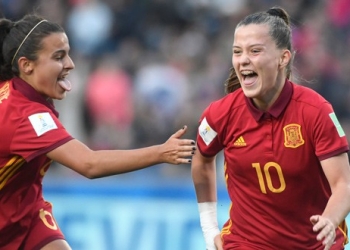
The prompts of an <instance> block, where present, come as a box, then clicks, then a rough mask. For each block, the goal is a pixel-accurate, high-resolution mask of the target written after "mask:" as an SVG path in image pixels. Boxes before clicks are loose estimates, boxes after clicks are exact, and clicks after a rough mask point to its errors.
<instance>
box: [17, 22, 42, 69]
mask: <svg viewBox="0 0 350 250" xmlns="http://www.w3.org/2000/svg"><path fill="white" fill-rule="evenodd" d="M42 22H47V20H45V19H43V20H41V21H40V22H38V23H37V24H36V25H35V26H34V27H33V28H32V29H31V30H30V31H29V32H28V34H27V35H26V37H25V38H24V39H23V41H22V42H21V44H20V45H19V47H18V49H17V50H16V53H15V55H14V56H13V58H12V61H11V65H13V61H14V60H15V58H16V56H17V54H18V51H19V50H20V49H21V47H22V45H23V43H24V42H25V41H26V40H27V38H28V37H29V35H30V34H31V33H32V32H33V31H34V30H35V28H36V27H38V25H39V24H41V23H42Z"/></svg>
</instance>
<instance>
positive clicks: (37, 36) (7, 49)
mask: <svg viewBox="0 0 350 250" xmlns="http://www.w3.org/2000/svg"><path fill="white" fill-rule="evenodd" d="M42 20H44V19H43V18H42V17H40V16H38V15H35V14H30V15H26V16H24V17H23V18H22V19H21V20H19V21H18V22H13V21H11V20H9V19H6V18H2V19H0V48H1V53H0V81H5V80H9V79H11V78H12V77H14V76H18V75H19V69H18V64H17V61H18V58H20V57H22V56H24V57H26V58H28V59H29V60H33V61H34V60H36V59H37V52H38V51H39V50H40V49H41V48H42V40H43V38H45V37H46V36H48V35H50V34H51V33H56V32H64V30H63V28H62V27H61V26H60V25H58V24H56V23H52V22H49V21H45V22H42V23H40V24H39V25H38V26H37V27H35V26H36V25H37V24H38V23H39V22H40V21H42ZM34 27H35V28H34ZM33 28H34V29H33ZM31 31H32V32H31ZM30 32H31V33H30ZM29 33H30V34H29ZM28 34H29V36H28V37H27V38H26V36H27V35H28ZM23 41H24V42H23ZM22 42H23V43H22ZM16 53H17V54H16ZM14 57H15V58H14ZM12 62H13V63H12Z"/></svg>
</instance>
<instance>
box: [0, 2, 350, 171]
mask: <svg viewBox="0 0 350 250" xmlns="http://www.w3.org/2000/svg"><path fill="white" fill-rule="evenodd" d="M0 2H1V4H0V15H2V16H3V17H6V18H9V19H12V20H17V19H20V18H21V17H22V16H23V15H24V14H27V13H33V12H35V13H38V14H40V15H42V16H44V17H46V18H48V19H49V20H51V21H55V22H58V23H60V24H61V25H62V26H63V27H64V28H65V30H66V33H67V34H68V37H69V40H70V45H71V57H72V59H73V61H74V62H75V65H76V69H75V70H74V71H72V72H71V75H70V79H71V81H72V83H73V90H72V91H71V92H70V93H69V94H68V96H67V98H66V99H65V100H64V101H61V102H56V106H57V108H58V110H59V111H60V117H61V120H62V122H63V123H64V124H65V126H66V128H67V130H68V131H70V132H71V133H72V135H73V136H74V137H76V138H78V139H80V140H82V141H84V142H85V143H87V144H88V145H90V146H91V147H92V148H95V149H108V148H120V149H126V148H135V147H143V146H148V145H152V144H157V143H162V142H164V141H165V140H166V139H167V138H168V137H169V136H170V135H171V134H172V133H174V132H175V131H176V130H177V129H179V128H181V127H182V126H183V125H187V126H188V127H189V130H188V133H187V135H186V137H188V138H192V139H194V138H195V136H196V129H197V125H198V124H197V123H198V119H199V116H200V115H201V113H202V111H203V110H204V108H205V107H206V106H207V105H208V104H209V103H210V102H211V101H213V100H215V99H218V98H220V97H222V96H223V95H224V81H225V80H226V78H227V77H228V72H229V68H230V67H231V55H232V41H233V32H234V29H235V26H236V24H237V22H238V21H239V20H241V19H242V17H244V16H245V15H247V14H250V13H253V12H256V11H265V10H267V9H268V8H270V7H272V6H275V5H278V6H281V7H284V8H285V9H286V10H287V11H288V13H289V14H290V15H291V20H292V24H293V37H294V38H293V39H294V40H293V46H294V50H295V59H294V67H293V73H292V74H293V80H294V81H295V82H297V83H299V84H302V85H305V86H309V87H311V88H313V89H315V90H316V91H317V92H319V93H320V94H322V95H323V96H324V97H325V98H326V99H328V100H329V101H330V102H331V103H332V105H333V107H334V109H335V112H336V114H337V116H338V118H339V120H340V123H341V124H342V126H343V128H344V130H345V131H346V133H347V136H348V138H350V74H348V72H350V50H349V49H348V48H349V47H350V1H349V0H318V1H314V0H293V1H290V0H177V1H171V0H31V1H27V0H0ZM186 169H188V167H187V168H186ZM175 174H176V173H175Z"/></svg>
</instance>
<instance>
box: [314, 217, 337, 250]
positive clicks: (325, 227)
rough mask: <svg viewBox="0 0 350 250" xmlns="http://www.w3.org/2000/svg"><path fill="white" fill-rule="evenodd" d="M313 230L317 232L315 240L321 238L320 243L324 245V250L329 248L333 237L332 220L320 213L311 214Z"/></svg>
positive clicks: (333, 227)
mask: <svg viewBox="0 0 350 250" xmlns="http://www.w3.org/2000/svg"><path fill="white" fill-rule="evenodd" d="M310 221H311V223H312V224H313V225H314V226H313V228H312V229H313V231H314V232H319V233H318V235H317V240H318V241H320V240H323V242H322V244H323V245H324V246H325V247H324V249H325V250H329V249H330V248H331V247H332V245H333V243H334V239H335V226H334V224H333V223H332V221H331V220H330V219H328V218H326V217H323V216H321V215H313V216H311V217H310Z"/></svg>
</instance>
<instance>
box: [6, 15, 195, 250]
mask: <svg viewBox="0 0 350 250" xmlns="http://www.w3.org/2000/svg"><path fill="white" fill-rule="evenodd" d="M92 35H93V34H92ZM0 45H1V46H0V48H2V51H1V54H0V80H1V83H0V141H1V143H0V249H2V250H15V249H16V250H18V249H20V250H37V249H43V250H53V249H60V250H67V249H70V247H69V245H68V243H67V242H66V241H65V240H64V236H63V235H62V232H61V231H60V229H59V227H58V226H57V223H56V222H55V220H54V218H53V216H52V207H51V204H50V203H49V202H46V201H45V200H44V199H43V196H42V179H43V177H44V175H45V172H46V171H47V169H48V168H49V166H50V164H51V162H52V161H57V162H59V163H61V164H62V165H64V166H67V167H68V168H71V169H72V170H74V171H76V172H78V173H80V174H82V175H84V176H86V177H87V178H98V177H104V176H110V175H116V174H121V173H126V172H130V171H134V170H138V169H142V168H145V167H149V166H152V165H155V164H158V163H162V162H166V163H171V164H181V163H189V162H190V159H189V157H190V156H192V154H193V153H194V150H195V149H196V147H195V145H194V144H195V142H194V141H193V140H188V139H181V137H182V136H183V135H184V133H185V132H186V129H187V128H186V126H185V127H184V128H183V129H180V130H179V131H177V132H176V133H175V134H174V135H172V136H171V137H170V138H169V139H168V140H167V141H166V142H165V143H164V144H161V145H155V146H150V147H147V148H141V149H134V150H109V151H108V150H103V151H93V150H91V149H89V148H88V147H87V146H85V145H84V144H83V143H81V142H79V141H78V140H76V139H74V138H72V136H71V135H70V134H69V133H68V132H67V131H66V130H65V128H64V127H63V126H62V124H61V123H60V121H59V120H58V113H57V111H56V110H55V108H54V105H53V102H52V100H53V99H59V100H60V99H63V98H64V97H65V95H66V92H67V91H69V90H70V89H71V83H70V82H69V80H68V79H67V76H68V74H69V72H70V71H71V70H72V69H73V68H74V64H73V61H72V60H71V58H70V57H69V43H68V38H67V36H66V34H65V32H64V30H63V29H62V27H60V26H59V25H57V24H55V23H52V22H50V21H47V20H44V19H42V18H40V17H38V16H35V15H28V16H25V17H24V18H23V19H21V20H20V21H18V22H12V21H10V20H8V19H1V20H0Z"/></svg>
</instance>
